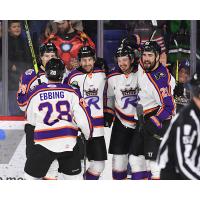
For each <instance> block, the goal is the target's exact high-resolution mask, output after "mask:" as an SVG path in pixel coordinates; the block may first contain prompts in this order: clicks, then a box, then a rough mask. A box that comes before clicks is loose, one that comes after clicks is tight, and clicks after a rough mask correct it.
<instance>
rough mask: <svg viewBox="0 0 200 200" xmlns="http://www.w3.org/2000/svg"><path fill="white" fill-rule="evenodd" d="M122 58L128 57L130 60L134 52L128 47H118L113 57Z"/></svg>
mask: <svg viewBox="0 0 200 200" xmlns="http://www.w3.org/2000/svg"><path fill="white" fill-rule="evenodd" d="M122 56H128V57H129V58H130V59H133V58H134V51H133V49H132V48H131V47H130V46H120V47H119V48H118V49H117V51H116V53H115V57H116V58H118V57H122Z"/></svg>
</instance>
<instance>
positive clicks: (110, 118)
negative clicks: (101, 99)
mask: <svg viewBox="0 0 200 200" xmlns="http://www.w3.org/2000/svg"><path fill="white" fill-rule="evenodd" d="M113 118H114V117H113V115H112V114H110V113H104V126H105V127H109V128H110V127H111V126H112V123H113Z"/></svg>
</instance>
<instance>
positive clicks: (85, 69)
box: [82, 65, 93, 73]
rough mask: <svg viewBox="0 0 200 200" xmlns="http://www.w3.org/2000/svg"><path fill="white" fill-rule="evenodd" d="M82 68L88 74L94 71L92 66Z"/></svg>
mask: <svg viewBox="0 0 200 200" xmlns="http://www.w3.org/2000/svg"><path fill="white" fill-rule="evenodd" d="M82 68H83V70H84V71H85V72H86V73H90V72H91V71H92V70H93V66H92V65H84V66H82Z"/></svg>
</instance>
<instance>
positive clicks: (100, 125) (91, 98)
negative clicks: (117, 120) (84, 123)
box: [64, 67, 106, 137]
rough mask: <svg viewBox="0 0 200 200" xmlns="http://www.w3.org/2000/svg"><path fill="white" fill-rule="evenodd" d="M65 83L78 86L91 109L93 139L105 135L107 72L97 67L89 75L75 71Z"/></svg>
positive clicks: (78, 69)
mask: <svg viewBox="0 0 200 200" xmlns="http://www.w3.org/2000/svg"><path fill="white" fill-rule="evenodd" d="M64 83H67V84H69V85H70V84H73V85H76V86H77V87H78V88H79V90H80V92H81V94H82V96H83V98H84V99H85V101H86V103H87V105H88V106H89V107H90V110H91V116H92V118H93V119H92V123H93V127H94V132H93V137H100V136H103V135H104V115H103V93H104V87H105V83H106V75H105V71H104V70H103V69H102V68H99V67H95V68H94V69H93V71H92V72H91V73H89V74H86V73H83V72H82V70H81V68H77V69H75V70H73V71H72V72H71V73H70V74H69V75H68V77H67V78H66V80H65V81H64Z"/></svg>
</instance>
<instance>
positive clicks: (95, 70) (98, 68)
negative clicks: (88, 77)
mask: <svg viewBox="0 0 200 200" xmlns="http://www.w3.org/2000/svg"><path fill="white" fill-rule="evenodd" d="M93 72H94V73H95V72H103V73H105V69H104V68H103V66H95V67H94V69H93Z"/></svg>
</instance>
